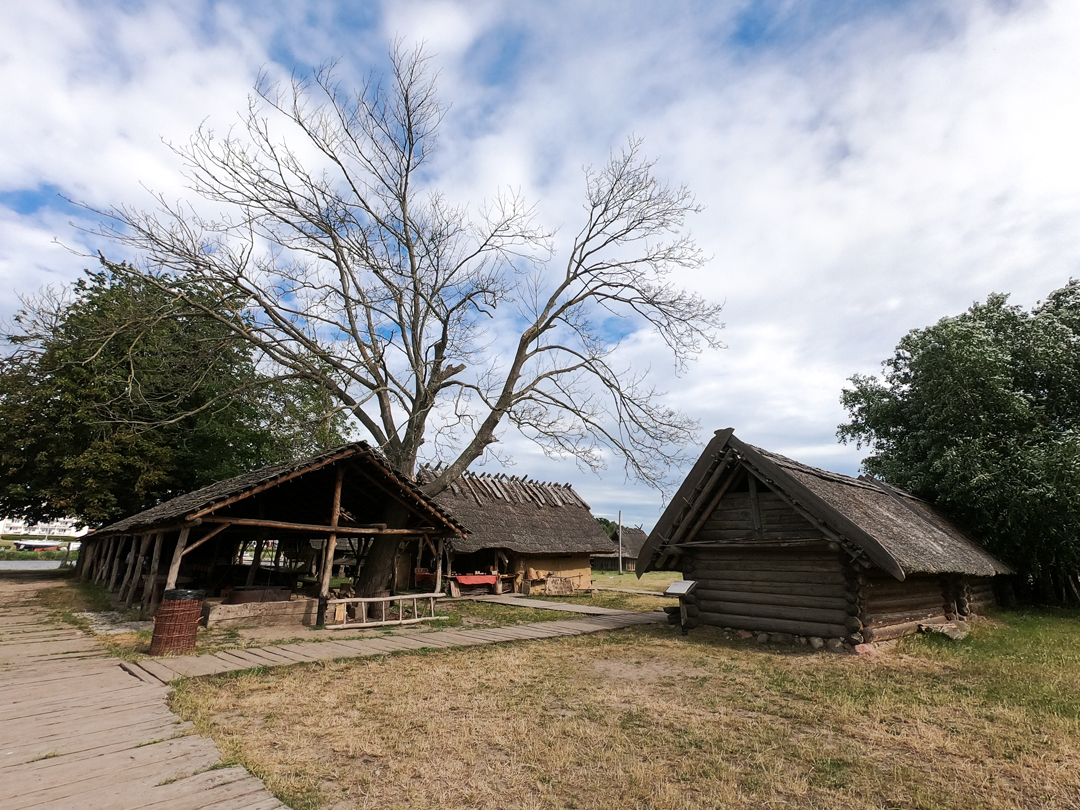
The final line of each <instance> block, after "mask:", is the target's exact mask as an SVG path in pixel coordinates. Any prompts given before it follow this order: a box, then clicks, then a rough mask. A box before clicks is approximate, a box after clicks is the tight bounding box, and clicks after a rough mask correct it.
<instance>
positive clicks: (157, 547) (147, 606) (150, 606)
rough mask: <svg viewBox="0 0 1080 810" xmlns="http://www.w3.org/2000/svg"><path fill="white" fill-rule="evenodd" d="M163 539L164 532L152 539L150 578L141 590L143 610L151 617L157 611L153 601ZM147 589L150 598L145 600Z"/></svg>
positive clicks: (155, 594)
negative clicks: (152, 550) (152, 551)
mask: <svg viewBox="0 0 1080 810" xmlns="http://www.w3.org/2000/svg"><path fill="white" fill-rule="evenodd" d="M164 539H165V532H158V533H157V536H156V537H154V553H153V554H152V555H151V557H150V576H149V578H148V579H147V581H146V587H145V588H143V592H142V601H143V608H144V610H146V612H147V613H148V614H149V615H153V614H154V611H155V610H156V609H157V605H156V604H155V600H156V597H157V575H158V566H159V565H160V563H161V544H162V541H164ZM147 589H149V591H150V598H149V599H147V598H146V596H147Z"/></svg>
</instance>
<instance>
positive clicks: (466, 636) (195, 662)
mask: <svg viewBox="0 0 1080 810" xmlns="http://www.w3.org/2000/svg"><path fill="white" fill-rule="evenodd" d="M525 606H527V607H533V606H534V605H533V603H532V602H529V603H526V605H525ZM574 612H576V611H574ZM666 621H667V614H666V613H661V612H653V613H635V612H631V611H610V612H605V613H604V614H603V615H601V616H585V617H583V618H580V619H569V620H565V621H553V622H537V623H535V624H515V625H510V626H508V627H485V628H477V629H454V630H436V631H433V632H430V633H414V634H409V635H400V636H393V635H391V636H380V637H379V638H365V639H359V640H355V641H344V640H342V641H317V642H316V641H312V642H306V643H302V644H283V645H279V646H270V647H254V648H252V647H248V648H247V649H243V650H229V651H227V652H220V653H217V654H216V655H188V656H183V657H180V658H147V659H144V660H142V661H140V662H139V663H137V664H126V663H125V664H124V665H123V666H124V667H125V668H127V669H128V670H129V671H130V672H132V674H134V675H136V676H137V677H140V678H145V679H148V680H149V679H154V678H156V679H157V680H158V682H160V683H168V682H169V681H172V680H175V679H177V678H182V677H188V678H198V677H200V676H202V675H217V674H219V673H222V672H233V671H236V670H241V669H251V668H252V667H267V666H271V667H272V666H289V665H291V664H299V663H303V662H305V661H330V660H333V659H337V658H363V657H365V656H369V655H385V654H387V653H392V652H403V651H407V650H420V649H425V648H427V649H439V648H443V647H472V646H475V645H477V644H499V643H501V642H505V641H532V640H536V639H543V638H558V637H559V636H579V635H583V634H585V633H598V632H600V631H602V630H617V629H619V628H622V627H633V626H636V625H641V624H658V623H661V622H666Z"/></svg>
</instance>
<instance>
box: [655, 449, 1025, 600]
mask: <svg viewBox="0 0 1080 810" xmlns="http://www.w3.org/2000/svg"><path fill="white" fill-rule="evenodd" d="M732 463H737V464H740V465H742V466H743V467H745V468H747V469H748V470H750V471H752V472H753V473H754V474H755V475H756V476H757V477H758V478H759V479H761V480H762V481H764V482H766V483H767V484H768V486H769V487H770V488H772V489H773V490H774V491H776V492H777V493H779V494H780V495H781V496H782V497H784V498H785V499H787V500H788V501H790V502H792V503H793V504H795V505H796V506H797V507H798V508H800V509H801V510H803V511H805V512H806V513H808V514H810V515H811V516H813V517H814V518H816V519H817V520H818V521H819V522H820V524H822V525H823V526H824V527H825V528H826V529H827V530H829V531H830V532H831V533H832V534H834V535H835V536H838V537H841V538H842V539H843V541H844V542H845V544H846V545H848V546H849V547H850V548H854V549H856V550H858V551H859V552H861V553H863V554H865V555H866V556H867V557H868V558H869V559H870V560H871V561H872V562H873V563H875V564H876V565H877V566H879V567H880V568H883V569H884V570H886V571H889V572H890V573H892V574H893V576H895V577H896V578H897V579H904V577H905V576H906V575H907V574H913V573H925V574H939V573H956V574H970V575H974V576H994V575H995V574H1004V573H1010V569H1009V568H1008V566H1006V565H1004V564H1003V563H1001V562H1000V561H999V560H997V559H996V558H995V557H994V556H993V555H992V554H990V553H989V552H988V551H986V550H985V549H984V548H982V547H981V546H980V545H979V544H978V543H976V542H975V541H974V540H973V539H972V538H971V537H969V536H968V535H967V534H966V533H965V532H964V531H963V530H961V529H960V528H959V527H958V526H956V525H955V524H954V523H952V521H950V520H949V519H948V518H947V517H945V516H944V515H943V514H941V513H940V512H939V511H937V510H936V509H934V507H933V506H931V505H930V504H928V503H927V502H925V501H923V500H920V499H919V498H916V497H915V496H914V495H911V494H909V493H907V492H903V491H902V490H899V489H896V488H894V487H890V486H888V485H886V484H885V483H883V482H881V481H877V480H876V479H872V478H869V477H866V476H864V477H862V478H859V479H856V478H851V477H850V476H846V475H841V474H839V473H834V472H829V471H827V470H820V469H818V468H816V467H810V466H807V465H805V464H800V463H798V462H796V461H792V460H791V459H789V458H787V457H785V456H781V455H779V454H776V453H770V452H768V451H766V450H762V449H761V448H758V447H754V446H753V445H749V444H746V443H744V442H742V441H740V440H738V439H737V438H735V436H734V435H733V431H732V430H731V429H730V428H728V429H727V430H723V431H718V432H717V434H716V436H715V437H714V438H713V440H712V441H711V442H710V443H709V445H708V447H706V449H705V452H704V453H703V454H702V457H701V458H700V459H699V460H698V462H697V464H695V465H694V469H693V470H692V471H691V473H690V476H688V477H687V480H686V481H684V483H683V486H682V487H680V489H679V492H678V494H677V495H676V497H675V498H673V499H672V501H671V503H670V504H669V505H668V508H667V510H665V512H664V514H663V515H662V516H661V518H660V521H658V522H657V524H656V528H655V529H654V530H653V532H652V534H650V535H649V538H648V540H647V541H646V544H645V546H644V547H643V548H642V551H641V553H640V554H639V555H638V556H639V559H638V566H637V568H638V571H639V572H643V571H646V570H650V567H651V566H652V564H653V563H654V562H655V561H656V558H657V556H658V554H659V553H660V551H661V549H662V548H664V547H665V545H667V544H668V543H669V542H670V538H671V535H673V534H674V533H675V530H676V527H677V526H679V525H683V524H685V523H686V521H687V520H692V519H694V515H693V514H692V513H693V511H694V509H695V507H697V505H699V504H701V503H704V502H707V501H708V500H709V498H708V497H703V496H702V492H701V490H702V488H703V487H704V486H705V482H706V481H708V482H711V484H710V485H711V486H712V488H713V489H714V490H715V488H716V486H717V485H718V483H719V481H720V480H721V479H723V478H725V477H726V475H725V474H718V473H720V472H722V471H720V467H721V466H722V465H725V464H732ZM705 495H706V496H707V495H708V493H705ZM698 508H700V507H698ZM687 539H689V538H687Z"/></svg>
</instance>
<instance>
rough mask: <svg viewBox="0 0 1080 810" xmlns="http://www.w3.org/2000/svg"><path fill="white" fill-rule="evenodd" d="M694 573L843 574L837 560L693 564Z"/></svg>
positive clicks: (738, 561) (732, 561) (734, 561)
mask: <svg viewBox="0 0 1080 810" xmlns="http://www.w3.org/2000/svg"><path fill="white" fill-rule="evenodd" d="M693 570H694V571H704V572H713V571H716V572H719V573H729V574H732V575H734V574H740V573H744V572H745V573H753V572H765V571H776V572H784V573H797V572H799V571H803V572H806V573H807V574H843V573H844V570H843V569H842V568H841V567H840V562H839V560H820V561H814V562H779V561H769V562H765V563H755V562H749V561H746V560H731V561H725V562H719V561H717V562H707V563H703V562H695V563H694V567H693Z"/></svg>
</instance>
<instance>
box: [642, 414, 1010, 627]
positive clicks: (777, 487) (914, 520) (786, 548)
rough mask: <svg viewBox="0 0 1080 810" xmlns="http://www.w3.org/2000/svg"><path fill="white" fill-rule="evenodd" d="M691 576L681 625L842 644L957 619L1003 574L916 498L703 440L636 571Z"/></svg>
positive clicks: (727, 441) (729, 442) (730, 439)
mask: <svg viewBox="0 0 1080 810" xmlns="http://www.w3.org/2000/svg"><path fill="white" fill-rule="evenodd" d="M654 570H677V571H681V572H682V574H683V576H684V578H686V579H688V580H695V581H696V582H697V585H696V586H695V588H694V590H693V591H692V593H690V594H689V595H688V596H685V597H682V599H683V606H684V607H685V608H686V616H687V619H686V623H685V624H684V627H687V628H689V627H693V626H696V625H698V624H706V625H712V626H717V627H727V628H732V629H737V630H749V631H755V632H764V633H778V634H787V635H792V636H801V637H804V638H807V637H809V638H812V637H820V638H840V639H843V640H844V641H846V642H848V643H853V644H858V643H862V642H864V641H866V642H873V641H883V640H886V639H891V638H897V637H899V636H901V635H904V634H906V633H911V632H916V631H917V630H918V628H919V625H920V624H928V623H929V624H932V623H936V622H945V621H955V620H963V619H964V618H965V617H966V616H968V615H969V614H971V613H973V612H976V610H977V609H980V608H981V607H983V606H984V605H987V604H989V603H992V601H993V590H992V588H991V585H990V582H991V579H992V578H993V577H994V576H995V575H997V574H1007V573H1011V571H1010V570H1009V568H1008V567H1006V566H1005V565H1003V564H1002V563H1001V562H999V561H998V560H997V559H995V558H994V557H993V556H992V555H990V554H989V553H988V552H987V551H985V550H984V549H982V548H981V547H980V546H979V545H978V544H977V543H975V542H974V541H973V540H972V539H971V538H970V537H968V536H967V535H966V534H965V533H964V532H963V531H961V530H960V529H959V528H958V527H957V526H956V525H955V524H953V523H951V522H950V521H949V520H948V519H947V518H945V517H944V516H943V515H941V514H940V513H939V512H937V511H936V510H935V509H934V508H933V507H931V506H930V505H929V504H928V503H926V502H925V501H922V500H920V499H918V498H916V497H914V496H912V495H910V494H908V493H906V492H903V491H901V490H898V489H895V488H893V487H890V486H888V485H887V484H885V483H883V482H881V481H878V480H876V479H874V478H870V477H868V476H862V477H860V478H858V479H855V478H851V477H849V476H845V475H840V474H838V473H832V472H827V471H825V470H819V469H817V468H814V467H808V466H806V465H803V464H799V463H798V462H795V461H792V460H791V459H789V458H785V457H784V456H780V455H777V454H775V453H769V452H767V451H765V450H762V449H760V448H757V447H754V446H752V445H749V444H746V443H744V442H742V441H740V440H739V439H737V438H736V437H735V435H734V431H733V430H732V429H731V428H727V429H725V430H720V431H717V432H716V434H715V435H714V437H713V439H712V440H711V441H710V442H709V444H708V446H707V447H706V448H705V451H704V452H703V453H702V455H701V457H700V458H699V459H698V461H697V463H696V464H695V465H694V467H693V469H692V470H691V471H690V474H689V475H688V476H687V478H686V480H685V481H684V482H683V484H682V486H681V487H680V489H679V491H678V493H677V494H676V496H675V497H674V498H673V499H672V501H671V503H670V504H669V505H668V508H667V509H666V510H665V511H664V514H663V515H662V516H661V518H660V520H659V522H658V523H657V524H656V527H655V528H654V529H653V531H652V533H651V534H650V535H649V538H648V539H647V540H646V542H645V545H644V546H643V547H642V549H641V551H640V553H639V555H638V560H637V574H638V576H639V577H640V576H641V575H642V574H643V573H645V572H647V571H654Z"/></svg>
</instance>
